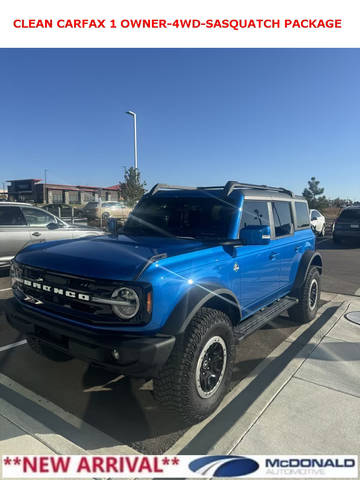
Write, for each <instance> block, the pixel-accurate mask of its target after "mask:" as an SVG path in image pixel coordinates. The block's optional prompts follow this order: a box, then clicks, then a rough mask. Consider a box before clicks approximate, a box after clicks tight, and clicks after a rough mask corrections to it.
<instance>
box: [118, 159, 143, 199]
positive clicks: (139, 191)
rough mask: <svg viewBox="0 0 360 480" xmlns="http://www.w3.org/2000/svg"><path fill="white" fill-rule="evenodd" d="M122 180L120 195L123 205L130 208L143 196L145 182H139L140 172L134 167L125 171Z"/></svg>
mask: <svg viewBox="0 0 360 480" xmlns="http://www.w3.org/2000/svg"><path fill="white" fill-rule="evenodd" d="M124 180H125V181H124V183H121V182H120V186H121V195H122V197H123V199H124V200H125V203H126V204H127V205H128V206H129V207H131V208H132V207H134V206H135V204H136V202H137V201H138V200H140V198H141V197H142V196H143V195H144V193H145V186H146V182H141V181H140V172H139V170H138V169H135V168H134V167H130V168H127V169H126V170H125V173H124Z"/></svg>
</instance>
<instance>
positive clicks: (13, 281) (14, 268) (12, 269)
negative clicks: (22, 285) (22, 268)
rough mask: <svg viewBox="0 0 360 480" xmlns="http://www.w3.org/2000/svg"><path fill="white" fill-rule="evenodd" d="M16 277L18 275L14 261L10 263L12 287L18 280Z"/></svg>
mask: <svg viewBox="0 0 360 480" xmlns="http://www.w3.org/2000/svg"><path fill="white" fill-rule="evenodd" d="M16 277H17V272H16V267H15V263H14V262H13V261H12V262H11V263H10V279H11V286H12V287H13V286H14V284H15V283H16V280H17V278H16Z"/></svg>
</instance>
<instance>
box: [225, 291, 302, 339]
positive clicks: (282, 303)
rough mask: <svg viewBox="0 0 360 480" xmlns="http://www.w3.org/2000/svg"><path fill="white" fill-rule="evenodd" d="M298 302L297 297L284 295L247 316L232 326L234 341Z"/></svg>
mask: <svg viewBox="0 0 360 480" xmlns="http://www.w3.org/2000/svg"><path fill="white" fill-rule="evenodd" d="M298 302H299V300H298V299H297V298H293V297H284V298H281V299H280V300H278V301H276V302H274V303H272V304H271V305H269V306H268V307H265V308H264V309H263V310H261V311H259V312H257V313H255V314H254V315H252V316H251V317H249V318H247V319H246V320H244V321H243V322H241V323H240V324H239V325H237V326H236V327H235V328H234V334H235V339H236V341H237V342H240V341H241V340H243V339H244V338H246V337H247V336H248V335H250V334H251V333H253V332H255V331H256V330H258V329H259V328H261V327H263V326H264V325H265V324H266V323H268V322H270V321H271V320H273V319H274V318H276V317H278V316H279V315H280V314H281V313H283V312H285V311H286V310H288V309H289V308H291V307H293V306H294V305H296V304H297V303H298Z"/></svg>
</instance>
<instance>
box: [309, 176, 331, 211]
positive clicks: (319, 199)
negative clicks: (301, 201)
mask: <svg viewBox="0 0 360 480" xmlns="http://www.w3.org/2000/svg"><path fill="white" fill-rule="evenodd" d="M319 185H320V181H319V180H316V178H315V177H311V179H310V180H309V181H308V188H305V189H304V191H303V196H304V197H305V198H306V200H307V201H308V203H309V207H310V208H318V209H321V208H326V207H327V206H328V204H329V201H328V200H327V198H326V197H325V195H322V194H323V193H324V189H323V188H321V187H320V186H319ZM320 195H322V196H320Z"/></svg>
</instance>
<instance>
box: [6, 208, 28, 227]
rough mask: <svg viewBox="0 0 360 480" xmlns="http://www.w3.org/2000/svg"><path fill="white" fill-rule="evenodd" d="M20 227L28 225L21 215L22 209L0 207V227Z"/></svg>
mask: <svg viewBox="0 0 360 480" xmlns="http://www.w3.org/2000/svg"><path fill="white" fill-rule="evenodd" d="M5 225H6V226H10V227H11V226H19V225H26V221H25V218H24V216H23V214H22V213H21V209H20V207H16V206H5V205H3V206H0V226H5Z"/></svg>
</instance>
